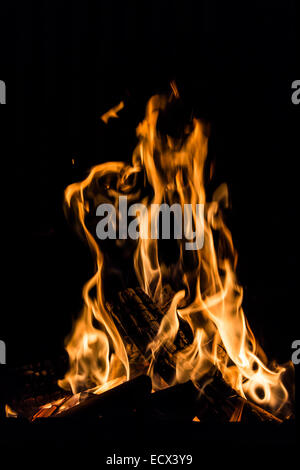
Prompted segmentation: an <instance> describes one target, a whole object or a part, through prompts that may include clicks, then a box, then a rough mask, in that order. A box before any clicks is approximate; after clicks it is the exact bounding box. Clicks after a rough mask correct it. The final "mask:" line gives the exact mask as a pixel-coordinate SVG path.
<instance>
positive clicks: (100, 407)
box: [53, 375, 152, 419]
mask: <svg viewBox="0 0 300 470" xmlns="http://www.w3.org/2000/svg"><path fill="white" fill-rule="evenodd" d="M151 389H152V384H151V379H150V377H148V376H147V375H140V376H139V377H136V378H135V379H132V380H130V381H128V382H125V383H123V384H121V385H119V386H117V387H115V388H112V389H110V390H108V391H107V392H104V393H102V394H101V395H95V394H92V393H90V394H89V393H87V394H85V396H84V399H83V401H81V402H79V403H78V404H77V405H75V406H73V407H71V408H68V409H65V410H63V411H60V412H58V413H56V414H54V415H53V416H54V417H57V418H85V419H86V418H93V417H94V418H95V417H98V416H100V415H101V416H104V415H106V416H107V415H108V416H112V415H113V416H115V415H120V414H122V412H124V410H133V409H135V408H137V407H138V406H140V405H141V403H142V402H143V401H144V400H145V398H146V397H147V396H149V395H150V393H151Z"/></svg>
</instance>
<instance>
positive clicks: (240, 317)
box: [60, 83, 288, 420]
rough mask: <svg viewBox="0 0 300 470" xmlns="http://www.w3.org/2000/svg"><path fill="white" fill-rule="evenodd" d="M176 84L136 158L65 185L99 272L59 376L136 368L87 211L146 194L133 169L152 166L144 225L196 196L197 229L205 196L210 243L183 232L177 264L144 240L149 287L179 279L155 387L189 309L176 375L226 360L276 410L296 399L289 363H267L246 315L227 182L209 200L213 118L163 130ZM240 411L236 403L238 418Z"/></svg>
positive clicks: (150, 120) (152, 106) (87, 378)
mask: <svg viewBox="0 0 300 470" xmlns="http://www.w3.org/2000/svg"><path fill="white" fill-rule="evenodd" d="M171 87H172V92H173V93H172V95H171V97H170V98H168V97H166V96H153V97H152V98H151V99H150V100H149V102H148V105H147V108H146V115H145V119H144V120H143V121H142V122H141V123H140V124H139V125H138V127H137V130H136V132H137V137H138V144H137V146H136V148H135V150H134V152H133V157H132V166H128V165H126V164H125V163H123V162H109V163H105V164H102V165H98V166H96V167H94V168H93V169H92V170H91V172H90V174H89V175H88V177H87V178H86V179H85V180H84V181H83V182H81V183H75V184H73V185H71V186H69V187H68V188H67V189H66V191H65V201H66V208H67V210H70V209H71V212H72V213H73V215H75V223H76V226H77V228H78V230H79V231H80V232H81V233H83V234H84V236H85V238H86V239H87V241H88V243H89V245H90V248H91V250H92V252H93V254H94V257H95V260H96V271H95V274H94V276H93V277H92V278H91V279H90V280H89V281H88V282H87V284H86V285H85V287H84V289H83V300H84V308H83V311H82V313H81V316H80V318H79V319H78V321H77V322H76V324H75V327H74V331H73V333H72V335H71V337H70V339H69V342H68V344H67V350H68V353H69V356H70V370H69V372H68V374H67V375H66V377H65V379H64V380H63V381H61V383H60V384H61V386H63V387H65V388H66V387H68V386H69V387H71V389H72V390H73V392H74V393H75V392H77V391H78V390H81V389H82V388H91V386H103V384H106V383H109V382H111V381H112V383H114V381H115V380H117V379H118V378H120V377H123V376H124V375H125V377H127V378H128V377H129V375H130V365H129V363H128V358H127V354H126V350H125V346H124V344H123V341H122V338H121V337H120V335H119V333H118V330H117V329H116V326H115V324H114V322H113V320H112V318H111V316H110V314H109V312H108V311H107V309H106V306H105V299H104V294H103V288H102V281H101V275H102V269H103V262H104V261H103V254H102V252H101V250H100V248H99V245H98V243H97V242H96V240H95V237H94V235H93V234H92V233H91V231H90V230H89V229H88V227H87V224H86V218H87V216H88V214H89V213H90V212H91V210H92V209H91V207H90V203H91V202H92V206H93V207H96V206H97V205H98V204H100V203H101V202H103V201H106V202H107V201H109V202H111V201H113V202H114V205H115V207H116V209H117V200H118V196H120V195H124V194H126V195H127V196H128V199H129V201H137V200H139V197H140V189H138V188H137V187H136V186H135V185H136V180H135V178H134V176H135V175H136V174H138V173H140V172H144V173H145V176H146V180H147V184H149V185H150V186H151V187H152V190H153V196H151V197H144V199H143V200H142V202H143V204H145V205H146V206H147V207H148V208H149V209H150V208H151V211H150V213H151V217H150V218H148V219H146V218H145V217H146V216H145V215H143V214H140V216H139V221H140V225H141V227H143V230H146V231H147V227H148V233H150V231H151V224H152V222H153V219H155V218H156V217H157V212H156V211H155V210H153V207H154V208H155V207H157V205H160V204H162V203H166V202H167V203H168V204H169V205H171V204H173V203H177V204H180V206H181V207H182V209H183V208H184V205H185V204H190V205H191V207H192V220H191V221H190V228H192V227H198V223H200V222H201V221H200V220H199V215H198V214H197V212H196V210H195V208H196V206H197V204H204V205H205V211H204V227H202V228H203V230H204V245H203V247H202V248H201V249H198V250H194V251H189V252H187V250H186V248H185V246H184V242H183V240H177V242H178V247H179V256H178V258H177V260H176V262H175V263H173V264H172V265H171V266H167V265H166V264H165V263H163V262H161V260H160V256H159V241H158V240H157V239H155V238H151V237H150V236H149V237H145V236H144V237H140V238H139V240H138V242H137V246H136V250H135V254H134V267H135V272H136V275H137V278H138V281H139V283H140V286H141V287H142V288H143V289H144V290H145V292H146V293H147V294H148V295H149V296H150V297H151V298H152V299H153V300H154V301H155V302H157V303H161V302H162V289H163V286H164V284H165V283H166V282H167V281H170V280H171V282H172V284H173V285H176V286H178V290H177V293H176V294H175V296H174V298H173V300H172V302H171V305H170V308H169V311H168V312H167V313H166V315H165V316H164V318H163V320H162V322H161V325H160V328H159V331H158V333H157V336H156V338H154V339H153V341H152V342H151V344H149V348H150V350H151V351H152V361H151V364H150V367H149V374H150V375H151V377H152V381H153V388H154V389H157V388H160V386H161V383H162V380H161V377H157V376H156V375H155V373H154V369H155V361H156V358H157V356H158V354H159V351H160V350H161V348H162V347H163V346H164V345H166V344H168V343H173V342H174V339H175V338H176V335H177V332H178V328H179V320H178V317H181V318H183V319H185V320H186V321H187V322H188V323H189V325H190V327H191V329H192V332H193V334H194V340H193V342H192V344H190V345H189V346H187V347H186V348H185V349H184V350H183V351H180V352H178V353H177V355H176V371H175V372H174V378H173V379H172V381H171V383H175V382H184V381H186V380H189V379H191V380H193V381H195V382H197V381H198V380H199V379H200V378H201V377H203V376H204V375H205V374H206V373H207V372H209V371H210V370H211V369H212V368H217V369H219V370H220V371H221V373H222V375H223V377H224V379H225V380H226V381H227V382H228V383H229V384H230V385H231V386H232V387H233V388H234V389H235V390H236V391H237V392H238V393H239V394H240V395H241V396H242V397H244V398H251V400H253V401H254V402H256V403H257V404H259V405H262V406H265V407H268V408H269V409H271V410H272V411H273V412H274V413H275V414H276V413H279V412H280V410H281V409H282V407H283V406H284V404H285V402H286V401H287V400H288V392H287V390H286V388H285V386H284V384H283V382H282V375H283V373H284V372H285V370H286V369H285V368H284V367H280V366H275V367H273V368H272V370H271V369H269V368H268V367H267V365H266V363H267V359H266V357H265V355H264V353H263V352H262V350H261V349H260V348H259V346H258V345H257V344H256V341H255V338H254V335H253V333H252V331H251V329H250V326H249V325H248V323H247V320H246V318H245V316H244V312H243V309H242V300H243V289H242V287H241V286H240V285H239V284H238V282H237V280H236V275H235V269H236V262H237V254H236V252H235V249H234V246H233V242H232V237H231V233H230V231H229V229H228V228H227V227H226V225H225V223H224V220H223V218H222V207H226V206H227V205H228V189H227V186H226V184H223V185H221V186H220V187H219V188H218V189H217V190H216V191H215V193H214V195H213V198H212V201H210V202H208V201H206V194H205V187H204V165H205V160H206V156H207V146H208V136H209V127H208V126H207V125H206V124H205V123H203V122H202V121H200V120H199V119H196V118H193V119H192V120H191V122H190V123H188V124H187V125H186V128H185V129H184V131H185V138H184V139H181V140H180V141H179V140H178V139H176V138H175V137H172V136H169V135H168V136H162V135H161V134H160V133H159V132H158V129H157V124H158V123H157V121H158V117H159V115H160V113H161V112H162V111H165V110H166V108H167V106H168V105H169V103H170V100H174V99H176V98H177V97H178V96H179V94H178V90H177V87H176V84H175V83H172V85H171ZM120 106H121V103H120V105H118V106H117V107H115V108H113V109H112V110H111V111H109V112H108V113H106V114H105V115H103V116H102V119H103V120H104V121H105V120H107V119H108V117H111V116H113V117H116V112H117V110H119V109H121V108H120ZM105 122H106V121H105ZM132 177H133V178H132ZM112 179H115V180H116V181H117V182H116V183H115V185H112V186H111V185H110V184H109V183H107V181H109V180H112ZM147 217H148V214H147ZM216 233H217V235H218V244H217V245H216V241H215V240H216V236H215V234H216ZM187 258H188V260H189V261H188V263H187ZM95 321H96V323H97V327H96V326H95ZM163 383H165V382H164V381H163ZM171 383H169V384H168V385H170V384H171ZM238 418H239V414H238V412H236V414H235V415H234V416H233V418H232V419H234V420H236V419H238Z"/></svg>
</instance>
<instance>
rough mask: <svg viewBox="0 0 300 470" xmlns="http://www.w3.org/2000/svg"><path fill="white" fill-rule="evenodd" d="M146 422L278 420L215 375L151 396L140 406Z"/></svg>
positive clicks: (256, 421)
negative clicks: (194, 419)
mask: <svg viewBox="0 0 300 470" xmlns="http://www.w3.org/2000/svg"><path fill="white" fill-rule="evenodd" d="M144 414H145V416H146V417H148V418H149V419H153V418H154V419H156V418H160V419H176V420H177V419H180V420H183V421H191V420H192V419H193V418H194V417H197V420H199V421H200V422H216V423H226V422H229V421H231V422H236V421H239V422H245V423H259V422H278V423H280V422H281V420H280V419H278V418H276V417H275V416H274V415H272V414H271V413H269V412H267V411H265V410H264V409H262V408H260V407H259V406H257V405H254V404H253V403H252V402H250V401H248V400H245V399H244V398H242V397H240V396H239V395H238V394H237V393H236V392H235V391H234V390H233V389H232V388H231V387H230V386H229V385H227V384H226V383H225V382H224V380H223V379H222V377H221V375H220V374H219V373H216V374H214V375H213V376H210V377H207V376H206V377H205V379H203V380H202V381H201V382H199V383H198V384H196V385H194V384H193V383H192V381H188V382H186V383H183V384H177V385H175V386H173V387H169V388H166V389H164V390H161V391H158V392H156V393H154V394H152V395H151V396H150V397H149V398H148V399H147V400H146V402H145V403H144Z"/></svg>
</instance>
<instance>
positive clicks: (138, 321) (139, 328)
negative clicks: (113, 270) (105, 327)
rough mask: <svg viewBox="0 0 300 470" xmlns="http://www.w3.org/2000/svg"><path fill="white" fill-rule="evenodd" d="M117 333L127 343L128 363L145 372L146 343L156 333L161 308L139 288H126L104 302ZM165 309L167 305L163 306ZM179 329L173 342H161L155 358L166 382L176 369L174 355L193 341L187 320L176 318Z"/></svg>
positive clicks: (149, 354)
mask: <svg viewBox="0 0 300 470" xmlns="http://www.w3.org/2000/svg"><path fill="white" fill-rule="evenodd" d="M107 307H108V309H109V311H110V313H111V315H112V317H113V319H114V321H115V323H116V326H117V328H118V329H119V332H120V334H121V336H122V338H123V340H124V342H125V344H126V345H127V352H129V360H130V363H138V362H139V363H140V364H142V365H143V367H144V372H146V371H147V367H148V366H149V363H150V360H151V351H150V350H149V349H148V345H149V344H150V343H151V342H152V341H153V340H154V338H155V337H156V335H157V332H158V329H159V326H160V323H161V321H162V318H163V316H164V313H165V312H164V311H163V310H162V309H160V308H159V307H158V306H157V305H155V304H154V303H153V302H152V300H151V299H150V297H149V296H148V295H147V294H146V293H145V292H144V291H143V290H142V289H140V288H136V289H132V288H129V289H126V290H124V291H122V292H119V293H118V296H117V299H115V300H114V301H112V302H110V303H108V304H107ZM165 308H166V309H167V304H166V306H165ZM178 320H179V330H178V334H177V336H176V338H175V341H174V343H173V344H168V345H164V346H163V347H162V349H161V351H160V352H159V355H158V357H157V360H156V370H157V372H158V373H159V375H160V376H161V377H162V378H163V379H164V380H166V381H168V380H169V379H170V377H171V376H172V374H173V373H174V369H175V354H176V352H178V351H180V350H182V349H184V348H185V347H186V346H187V345H188V344H190V343H191V342H192V339H193V336H192V331H191V329H190V326H189V325H188V323H187V322H186V321H184V320H182V319H181V318H180V317H178Z"/></svg>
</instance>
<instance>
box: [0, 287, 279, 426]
mask: <svg viewBox="0 0 300 470" xmlns="http://www.w3.org/2000/svg"><path fill="white" fill-rule="evenodd" d="M170 294H171V293H170V292H168V291H167V292H166V296H165V297H166V301H165V303H164V305H163V307H162V308H159V307H158V306H157V305H155V304H154V303H153V302H152V300H151V299H150V298H149V297H148V296H147V295H146V294H145V292H143V290H142V289H140V288H136V289H132V288H128V289H126V290H123V291H122V292H119V293H118V294H117V295H116V296H115V297H114V298H113V299H111V300H110V302H109V303H108V304H107V308H108V310H109V312H110V314H111V316H112V317H113V319H114V321H115V324H116V326H117V328H118V329H119V332H120V334H121V336H122V338H123V341H124V343H125V345H126V348H127V352H128V356H129V361H130V364H131V372H132V374H131V380H130V381H128V382H126V383H123V384H121V385H118V386H117V387H115V388H113V389H111V390H108V391H107V392H104V393H102V394H101V395H95V394H93V393H90V392H87V393H83V394H80V399H78V400H77V402H76V404H75V405H74V406H71V407H70V406H69V407H67V408H66V407H65V409H64V410H63V411H62V408H60V407H61V406H62V405H63V404H65V403H66V402H67V401H68V400H69V399H70V395H69V394H66V393H65V392H63V391H61V390H60V389H59V388H58V386H57V379H58V378H59V377H61V373H60V374H59V373H57V370H56V372H53V370H54V368H53V366H51V367H50V368H49V367H48V370H47V367H46V365H43V366H42V370H39V371H37V370H32V367H27V368H23V369H22V370H18V371H17V373H16V371H14V373H13V374H12V375H11V376H10V378H9V379H8V378H7V377H6V378H4V379H3V369H2V378H1V370H0V382H2V383H3V384H5V387H4V388H5V389H6V394H5V396H3V397H2V401H3V400H4V401H5V402H6V403H8V404H9V405H10V406H11V407H12V408H13V409H14V410H15V411H17V412H18V414H19V415H21V416H25V417H26V418H28V419H30V420H34V419H37V418H39V417H48V416H52V417H59V418H80V419H86V418H91V417H99V416H115V414H116V413H117V414H122V412H124V410H126V412H129V411H130V412H135V413H140V414H141V416H143V417H144V418H145V419H149V420H151V419H177V420H178V419H181V420H188V421H191V420H193V419H195V418H196V420H198V421H201V422H218V423H224V422H228V421H242V422H251V423H252V422H254V423H255V422H261V421H272V422H280V420H279V419H278V418H276V417H274V416H273V415H271V414H270V413H268V412H267V411H265V410H263V409H261V408H259V407H258V406H256V405H254V404H253V403H251V402H250V401H247V400H245V399H244V398H242V397H240V396H239V395H238V394H237V393H236V392H235V391H234V390H233V389H232V388H231V387H230V386H229V385H228V384H226V383H225V382H224V380H223V378H222V377H221V374H220V373H219V372H218V371H217V370H214V371H212V372H211V373H210V375H209V376H205V377H204V378H203V379H202V380H201V381H200V382H199V383H196V384H194V383H192V382H191V381H189V382H187V383H183V384H178V385H175V386H173V387H169V388H166V389H164V390H161V391H157V392H155V393H151V380H150V378H149V377H148V376H146V375H145V373H146V372H147V368H148V367H149V363H150V359H151V352H150V351H149V350H148V349H147V346H148V344H149V343H150V342H151V341H153V339H154V338H155V336H156V334H157V332H158V329H159V325H160V323H161V320H162V318H163V315H164V314H165V312H166V311H167V309H168V306H169V304H170V298H171V297H172V296H171V295H170ZM191 342H192V332H191V329H190V327H189V325H188V323H187V322H185V321H184V320H182V319H180V318H179V331H178V334H177V337H176V339H175V341H174V344H172V345H168V346H164V347H163V348H162V351H161V352H160V354H159V356H158V358H157V362H156V369H157V372H158V373H159V374H160V376H161V377H162V378H163V380H165V381H166V382H168V379H169V378H170V377H172V374H173V373H174V366H175V354H176V352H178V351H180V350H182V349H184V348H185V347H186V346H187V345H188V344H190V343H191ZM60 368H61V361H60ZM43 371H44V372H43ZM50 371H51V373H50ZM60 372H61V371H60ZM6 375H7V369H6ZM2 390H3V387H2ZM12 391H13V393H11V392H12ZM48 402H55V403H53V404H52V406H49V407H47V406H46V407H44V408H39V407H40V405H44V404H45V403H48ZM69 403H72V401H71V402H70V400H69ZM74 403H75V401H74ZM63 406H64V405H63Z"/></svg>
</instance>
